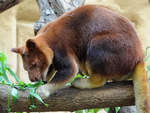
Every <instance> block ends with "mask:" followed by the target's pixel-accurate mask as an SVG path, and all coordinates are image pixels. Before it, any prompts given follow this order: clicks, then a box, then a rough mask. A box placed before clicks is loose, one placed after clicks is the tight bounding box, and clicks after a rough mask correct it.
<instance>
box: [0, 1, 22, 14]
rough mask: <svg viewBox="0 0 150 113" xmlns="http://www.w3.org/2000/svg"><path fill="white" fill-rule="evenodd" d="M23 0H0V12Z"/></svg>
mask: <svg viewBox="0 0 150 113" xmlns="http://www.w3.org/2000/svg"><path fill="white" fill-rule="evenodd" d="M21 1H23V0H0V13H1V12H3V11H5V10H6V9H9V8H10V7H12V6H14V5H16V4H18V3H19V2H21Z"/></svg>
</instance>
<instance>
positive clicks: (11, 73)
mask: <svg viewBox="0 0 150 113" xmlns="http://www.w3.org/2000/svg"><path fill="white" fill-rule="evenodd" d="M7 70H8V72H9V73H10V75H12V76H13V77H14V78H15V79H16V81H17V82H19V81H20V80H19V78H18V77H17V75H16V74H15V73H14V72H13V71H12V70H11V69H10V68H9V67H8V66H7Z"/></svg>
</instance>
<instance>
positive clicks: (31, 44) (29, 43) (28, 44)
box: [26, 39, 36, 50]
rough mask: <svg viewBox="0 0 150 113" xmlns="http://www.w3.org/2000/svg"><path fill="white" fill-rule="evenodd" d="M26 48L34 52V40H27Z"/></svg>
mask: <svg viewBox="0 0 150 113" xmlns="http://www.w3.org/2000/svg"><path fill="white" fill-rule="evenodd" d="M26 47H27V48H28V49H29V50H34V49H35V48H36V43H35V41H34V40H33V39H29V40H27V42H26Z"/></svg>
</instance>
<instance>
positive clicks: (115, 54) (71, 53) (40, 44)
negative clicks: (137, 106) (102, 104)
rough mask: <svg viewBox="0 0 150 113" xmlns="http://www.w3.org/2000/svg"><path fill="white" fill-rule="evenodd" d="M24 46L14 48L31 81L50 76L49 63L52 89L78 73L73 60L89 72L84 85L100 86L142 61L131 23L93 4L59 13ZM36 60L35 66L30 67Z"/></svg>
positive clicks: (126, 72) (124, 74) (86, 72)
mask: <svg viewBox="0 0 150 113" xmlns="http://www.w3.org/2000/svg"><path fill="white" fill-rule="evenodd" d="M24 48H25V50H26V51H25V52H23V50H22V49H24ZM24 48H19V49H18V48H16V49H13V51H14V52H16V53H21V55H22V56H23V62H24V67H25V69H26V70H27V71H28V72H29V77H30V79H31V80H32V81H37V80H39V79H40V77H42V78H43V79H44V80H45V73H46V75H47V76H48V75H49V71H50V70H51V68H50V65H51V63H53V65H54V68H55V70H57V73H56V75H55V76H54V78H53V79H52V81H51V83H50V84H57V88H54V87H53V89H55V90H56V89H58V87H62V84H65V83H66V82H68V81H69V80H70V79H71V78H72V77H73V76H74V75H75V74H76V73H77V70H78V68H77V66H76V64H78V67H79V68H80V70H81V71H83V72H84V73H85V74H87V75H90V79H89V80H88V81H86V80H84V82H85V84H87V85H89V87H91V86H90V85H93V86H94V87H99V86H100V85H102V84H103V83H104V82H105V80H108V79H111V80H112V79H115V80H120V79H122V78H126V74H128V73H130V72H133V70H134V69H135V67H136V65H137V64H138V63H140V62H142V61H143V59H144V52H143V50H142V47H141V43H140V41H139V39H138V36H137V34H136V32H135V30H134V28H133V27H132V25H131V23H130V22H129V21H128V20H127V19H126V18H124V17H122V16H120V15H119V14H118V13H116V12H114V11H112V10H110V9H108V8H105V7H103V6H97V5H87V6H83V7H79V8H77V9H75V10H73V11H70V12H68V13H65V14H63V15H62V16H60V17H59V18H58V19H56V20H55V21H52V22H50V23H49V24H47V25H46V26H45V27H43V28H42V29H41V30H40V31H39V32H38V34H37V36H36V37H35V39H33V40H30V39H29V40H28V41H27V43H26V46H25V47H24ZM28 55H30V57H28ZM35 62H36V66H35V67H34V69H30V67H32V66H34V65H35ZM48 68H49V71H48V73H47V71H46V70H48ZM137 72H139V69H138V70H137ZM138 77H139V76H138ZM141 77H142V76H141ZM145 77H146V76H145ZM81 81H82V80H81ZM89 81H90V83H89ZM99 82H101V83H99ZM145 82H146V81H145ZM77 83H78V82H77ZM58 84H60V85H58ZM146 84H147V82H146ZM147 91H148V90H147ZM142 104H145V106H147V105H148V103H146V102H145V103H142ZM144 113H146V112H144Z"/></svg>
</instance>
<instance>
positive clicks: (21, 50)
mask: <svg viewBox="0 0 150 113" xmlns="http://www.w3.org/2000/svg"><path fill="white" fill-rule="evenodd" d="M11 51H12V52H14V53H18V54H22V53H23V48H22V47H20V48H12V49H11Z"/></svg>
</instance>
